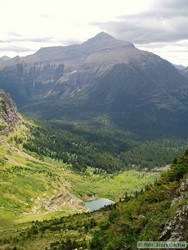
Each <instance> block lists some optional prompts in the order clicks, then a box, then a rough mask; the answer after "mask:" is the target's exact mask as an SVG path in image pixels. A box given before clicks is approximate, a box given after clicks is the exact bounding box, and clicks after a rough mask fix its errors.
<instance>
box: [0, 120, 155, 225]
mask: <svg viewBox="0 0 188 250" xmlns="http://www.w3.org/2000/svg"><path fill="white" fill-rule="evenodd" d="M37 128H38V125H36V124H34V123H32V122H31V121H27V120H26V119H23V118H21V119H20V120H19V122H18V123H17V126H16V127H15V128H14V132H11V133H9V134H8V135H4V136H1V138H0V182H1V188H0V194H1V195H0V204H1V206H0V216H1V223H0V227H2V228H3V227H4V226H7V225H8V226H9V225H11V224H13V223H21V222H27V221H32V220H43V219H49V218H52V217H59V216H62V215H69V214H73V213H78V212H83V211H87V209H86V207H85V204H84V202H85V201H87V200H90V199H94V198H97V197H106V198H110V199H112V200H113V201H118V200H119V199H120V198H121V197H123V196H124V195H125V193H126V194H128V195H133V194H134V193H135V192H136V191H139V190H141V189H143V188H144V187H145V185H146V184H148V183H152V182H153V181H154V180H155V179H156V178H157V176H158V175H159V172H155V171H154V172H146V171H141V172H140V171H136V170H127V171H122V172H119V173H118V172H117V173H115V174H109V173H107V172H105V171H102V170H100V169H99V170H97V169H96V168H92V167H87V168H85V171H81V172H79V171H78V169H76V167H75V166H74V164H73V163H72V164H67V163H64V162H63V159H58V160H57V159H52V158H49V157H47V156H44V155H41V154H38V153H36V152H28V151H27V150H26V149H25V147H24V145H25V144H26V143H28V141H29V140H30V138H33V139H36V138H37V137H34V135H33V133H32V131H33V130H34V129H37ZM51 131H52V132H51V133H53V130H51ZM62 135H64V132H63V131H62ZM75 138H76V137H75ZM50 142H51V143H52V141H51V140H50V141H49V144H46V145H47V146H46V148H48V145H50ZM75 169H76V172H75V171H74V170H75Z"/></svg>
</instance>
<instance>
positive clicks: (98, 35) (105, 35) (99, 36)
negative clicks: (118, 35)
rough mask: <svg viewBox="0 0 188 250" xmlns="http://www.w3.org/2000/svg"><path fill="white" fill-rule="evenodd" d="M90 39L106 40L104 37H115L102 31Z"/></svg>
mask: <svg viewBox="0 0 188 250" xmlns="http://www.w3.org/2000/svg"><path fill="white" fill-rule="evenodd" d="M91 39H98V40H106V39H115V38H114V37H113V36H111V35H109V34H108V33H106V32H104V31H102V32H100V33H98V34H97V35H96V36H95V37H93V38H91Z"/></svg>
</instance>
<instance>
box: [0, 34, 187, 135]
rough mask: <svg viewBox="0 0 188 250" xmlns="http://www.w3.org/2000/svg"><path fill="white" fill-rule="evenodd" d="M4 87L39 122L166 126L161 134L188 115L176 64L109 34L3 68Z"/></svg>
mask: <svg viewBox="0 0 188 250" xmlns="http://www.w3.org/2000/svg"><path fill="white" fill-rule="evenodd" d="M0 87H1V88H3V89H5V90H6V91H7V92H9V93H10V94H11V96H12V97H13V99H14V100H15V101H16V103H17V104H18V107H19V108H20V109H21V110H22V111H23V112H25V113H26V114H30V115H34V116H35V117H38V118H39V119H54V118H55V119H75V118H76V117H77V118H76V119H79V120H81V119H84V120H87V119H88V117H89V116H90V117H96V118H97V116H101V115H107V116H108V117H109V119H111V121H112V122H116V121H117V123H118V126H119V125H121V127H124V128H125V129H126V128H128V129H130V128H131V127H135V128H136V129H138V127H139V125H138V124H139V123H140V124H141V126H140V127H143V128H144V129H145V130H146V129H147V127H149V128H150V130H152V127H153V128H155V127H156V124H158V127H157V128H155V130H156V129H159V120H164V122H162V123H164V124H163V125H162V130H165V126H166V124H169V126H171V127H172V128H171V130H176V129H177V127H179V126H180V121H179V120H181V119H183V120H186V119H185V117H186V116H187V109H188V102H187V99H188V98H187V96H188V80H187V79H186V78H185V77H184V76H182V75H181V74H180V73H179V72H178V70H177V69H175V67H174V66H172V64H170V63H169V62H167V61H166V60H163V59H162V58H160V57H159V56H157V55H155V54H152V53H151V52H146V51H141V50H139V49H137V48H136V47H135V46H134V45H133V44H132V43H130V42H124V41H119V40H117V39H115V38H113V37H112V36H110V35H108V34H106V33H104V32H102V33H99V34H98V35H96V36H95V37H93V38H91V39H89V40H88V41H86V42H84V43H82V44H80V45H70V46H61V47H52V48H42V49H40V50H39V51H38V52H36V53H35V54H33V55H30V56H27V57H24V58H19V57H17V58H14V59H12V60H8V61H7V62H4V63H1V64H0ZM49 106H50V109H48V108H47V107H49ZM175 113H176V115H174V114H175ZM75 114H76V115H75ZM141 114H143V118H142V117H141ZM172 114H173V116H174V117H175V121H173V119H172ZM176 123H177V124H176ZM178 123H179V124H178ZM128 124H129V126H128ZM147 124H148V126H147ZM127 126H128V127H127ZM182 126H183V127H184V128H183V129H184V130H185V127H186V125H185V126H184V123H182Z"/></svg>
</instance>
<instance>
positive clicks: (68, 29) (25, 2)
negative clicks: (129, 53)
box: [0, 0, 188, 65]
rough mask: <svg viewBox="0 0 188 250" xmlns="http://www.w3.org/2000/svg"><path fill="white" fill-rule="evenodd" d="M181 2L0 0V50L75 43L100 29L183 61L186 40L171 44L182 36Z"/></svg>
mask: <svg viewBox="0 0 188 250" xmlns="http://www.w3.org/2000/svg"><path fill="white" fill-rule="evenodd" d="M187 8H188V2H187V0H165V1H164V0H131V1H130V0H111V1H109V0H102V1H101V0H95V1H94V0H93V1H91V0H90V1H89V0H53V1H51V0H32V1H31V0H0V10H1V13H0V27H1V29H0V56H2V55H4V54H6V55H8V56H16V55H17V54H19V55H20V56H24V55H26V54H29V53H31V52H32V53H33V51H36V50H38V49H40V47H47V46H56V45H68V44H72V43H80V42H83V41H85V40H87V39H88V38H90V37H92V36H94V35H96V34H97V33H98V32H100V31H102V30H103V31H106V32H108V33H109V34H111V35H114V36H115V37H117V38H119V39H122V40H130V41H131V42H134V43H136V44H138V46H139V47H140V48H141V47H143V48H146V49H147V48H148V49H152V51H153V52H155V51H157V52H159V54H160V55H162V56H163V57H166V58H167V59H169V58H170V59H171V58H172V59H173V60H175V58H176V59H177V58H178V56H179V59H178V60H181V59H182V61H184V64H186V65H188V61H187V59H185V56H184V55H183V53H182V52H181V48H183V50H186V49H187V44H185V45H184V46H183V47H182V46H180V45H179V46H180V47H181V48H180V47H178V49H177V46H176V44H175V43H177V41H178V42H180V41H181V40H186V39H187V37H188V32H187V28H186V27H185V24H187V22H188V19H187V11H188V9H187ZM156 42H157V43H156ZM163 42H164V43H165V45H164V46H162V47H161V44H162V43H163ZM151 43H153V48H151ZM167 43H171V44H173V46H175V47H173V48H174V49H176V52H174V53H172V52H169V49H170V48H169V47H168V44H167ZM154 45H155V47H154ZM14 47H15V48H22V47H23V51H22V50H21V49H20V51H19V49H15V50H14ZM5 48H6V49H5ZM8 48H10V50H9V49H8ZM27 48H28V52H27ZM173 48H172V47H171V51H172V50H173ZM170 53H171V56H170Z"/></svg>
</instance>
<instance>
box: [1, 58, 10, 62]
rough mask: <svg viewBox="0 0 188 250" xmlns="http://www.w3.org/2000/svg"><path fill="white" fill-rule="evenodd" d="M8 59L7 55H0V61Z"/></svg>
mask: <svg viewBox="0 0 188 250" xmlns="http://www.w3.org/2000/svg"><path fill="white" fill-rule="evenodd" d="M8 59H10V57H8V56H2V57H0V63H2V62H5V61H7V60H8Z"/></svg>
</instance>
